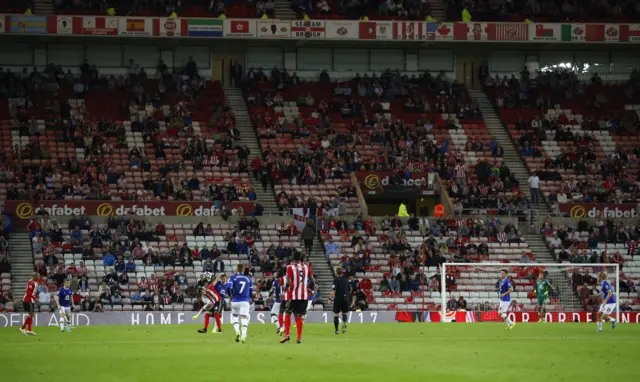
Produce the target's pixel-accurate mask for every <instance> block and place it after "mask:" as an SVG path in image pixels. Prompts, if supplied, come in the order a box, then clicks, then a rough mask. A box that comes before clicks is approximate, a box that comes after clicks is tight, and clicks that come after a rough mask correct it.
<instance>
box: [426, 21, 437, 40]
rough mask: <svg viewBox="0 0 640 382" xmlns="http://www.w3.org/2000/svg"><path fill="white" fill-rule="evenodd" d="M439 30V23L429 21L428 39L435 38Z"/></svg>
mask: <svg viewBox="0 0 640 382" xmlns="http://www.w3.org/2000/svg"><path fill="white" fill-rule="evenodd" d="M437 32H438V23H427V40H435V39H436V33H437Z"/></svg>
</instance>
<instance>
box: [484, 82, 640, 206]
mask: <svg viewBox="0 0 640 382" xmlns="http://www.w3.org/2000/svg"><path fill="white" fill-rule="evenodd" d="M545 76H548V75H545ZM545 76H538V79H537V80H538V82H539V83H541V79H542V80H544V79H545ZM558 76H561V77H563V78H567V83H568V84H569V85H567V87H568V88H569V89H570V91H571V92H573V93H574V96H573V97H572V98H570V99H569V100H565V101H557V103H553V101H551V97H553V91H552V90H551V89H549V88H547V87H541V90H540V91H535V92H534V91H533V90H531V91H529V92H528V93H527V94H528V97H529V100H530V101H529V103H528V104H527V103H523V104H522V107H518V105H520V104H521V103H520V101H519V100H517V97H516V96H515V94H514V93H513V92H512V91H511V90H509V89H507V88H506V87H504V86H498V87H490V88H488V89H487V93H489V94H490V96H492V97H493V99H494V100H495V102H496V104H497V105H499V106H500V105H512V106H515V107H512V108H501V109H500V110H499V113H500V117H501V119H502V120H503V122H504V123H505V124H506V125H507V128H508V130H509V133H510V134H511V136H512V137H513V138H514V140H515V141H516V142H517V145H518V147H522V148H523V150H522V152H521V155H523V157H524V159H525V162H526V164H527V167H528V168H529V170H530V171H531V172H533V171H536V172H537V173H538V176H539V177H540V180H541V182H540V188H541V191H542V192H543V194H544V195H545V196H546V197H547V199H548V200H549V201H551V202H556V201H560V202H567V201H568V202H571V201H575V202H582V201H589V202H618V203H619V202H635V201H637V200H639V198H640V195H638V193H637V192H636V191H635V187H633V183H634V182H635V181H636V178H637V175H638V171H639V167H638V162H637V161H636V160H632V159H630V158H631V157H632V156H633V155H637V154H638V148H639V147H640V141H639V138H640V137H639V136H638V134H637V133H636V132H635V129H634V128H633V127H632V126H633V123H634V120H635V119H637V110H638V107H637V106H635V104H636V103H640V99H636V98H637V95H636V96H635V97H636V98H628V96H631V94H633V93H629V94H628V93H627V90H628V89H629V88H631V89H633V87H634V86H637V85H633V84H632V83H629V84H625V85H616V84H614V85H606V84H604V85H600V84H599V81H601V80H600V79H599V78H598V77H594V78H593V79H592V82H593V83H594V84H592V85H589V86H585V85H582V84H581V82H579V81H584V78H580V79H579V78H577V77H576V76H574V75H573V74H566V73H563V74H562V75H560V74H558ZM489 83H490V84H491V85H493V84H494V83H504V81H502V80H498V79H497V80H493V81H492V80H490V81H489ZM626 94H628V95H626ZM554 99H555V98H554ZM632 102H633V104H631V103H632ZM534 104H536V105H537V108H534V106H533V105H534ZM532 121H534V122H533V125H538V126H539V127H537V128H536V127H532ZM567 131H570V132H571V133H570V134H567ZM525 142H527V143H525ZM525 145H526V146H527V147H531V149H530V150H527V148H524V147H525ZM613 155H616V156H617V155H620V156H621V158H618V159H616V160H611V158H612V156H613ZM580 159H581V161H580ZM579 162H581V163H582V164H579ZM623 166H624V167H623ZM587 182H591V184H588V183H587ZM616 190H620V191H621V193H620V195H618V196H616V195H615V191H616ZM560 193H564V194H565V195H566V198H567V201H565V199H564V197H565V195H562V196H559V194H560ZM559 199H560V200H559Z"/></svg>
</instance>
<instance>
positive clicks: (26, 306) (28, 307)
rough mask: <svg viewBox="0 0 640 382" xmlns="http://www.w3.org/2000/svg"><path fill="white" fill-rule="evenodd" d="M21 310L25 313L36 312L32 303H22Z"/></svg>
mask: <svg viewBox="0 0 640 382" xmlns="http://www.w3.org/2000/svg"><path fill="white" fill-rule="evenodd" d="M22 308H23V309H24V311H25V312H27V313H33V312H35V311H36V306H35V304H34V303H32V302H24V301H23V302H22Z"/></svg>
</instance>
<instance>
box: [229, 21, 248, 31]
mask: <svg viewBox="0 0 640 382" xmlns="http://www.w3.org/2000/svg"><path fill="white" fill-rule="evenodd" d="M248 31H249V21H247V20H231V33H247V32H248Z"/></svg>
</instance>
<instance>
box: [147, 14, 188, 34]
mask: <svg viewBox="0 0 640 382" xmlns="http://www.w3.org/2000/svg"><path fill="white" fill-rule="evenodd" d="M187 26H188V20H187V19H181V18H178V17H176V18H173V17H167V18H162V17H159V18H154V19H153V35H154V36H160V37H176V36H186V35H187Z"/></svg>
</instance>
